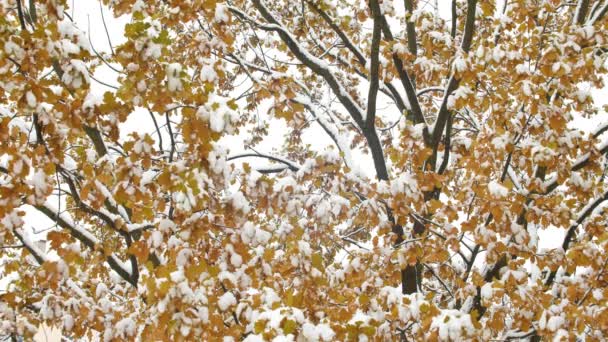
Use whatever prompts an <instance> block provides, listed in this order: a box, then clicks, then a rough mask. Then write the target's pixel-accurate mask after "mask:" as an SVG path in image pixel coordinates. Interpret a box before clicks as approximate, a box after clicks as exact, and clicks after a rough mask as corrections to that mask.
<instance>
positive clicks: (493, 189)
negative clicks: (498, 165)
mask: <svg viewBox="0 0 608 342" xmlns="http://www.w3.org/2000/svg"><path fill="white" fill-rule="evenodd" d="M488 191H489V192H490V194H491V195H492V196H494V197H506V196H507V195H508V194H509V189H507V188H505V187H504V186H503V185H501V184H500V183H498V182H497V181H491V182H490V183H488Z"/></svg>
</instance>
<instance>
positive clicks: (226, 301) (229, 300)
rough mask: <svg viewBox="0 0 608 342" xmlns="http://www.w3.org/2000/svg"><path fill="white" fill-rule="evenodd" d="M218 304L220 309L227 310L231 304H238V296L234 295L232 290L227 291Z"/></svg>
mask: <svg viewBox="0 0 608 342" xmlns="http://www.w3.org/2000/svg"><path fill="white" fill-rule="evenodd" d="M217 305H218V306H219V308H220V310H222V311H226V310H228V308H230V307H231V306H233V305H236V297H234V295H233V294H232V292H226V293H224V294H223V295H222V296H221V297H220V299H219V300H218V301H217Z"/></svg>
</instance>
